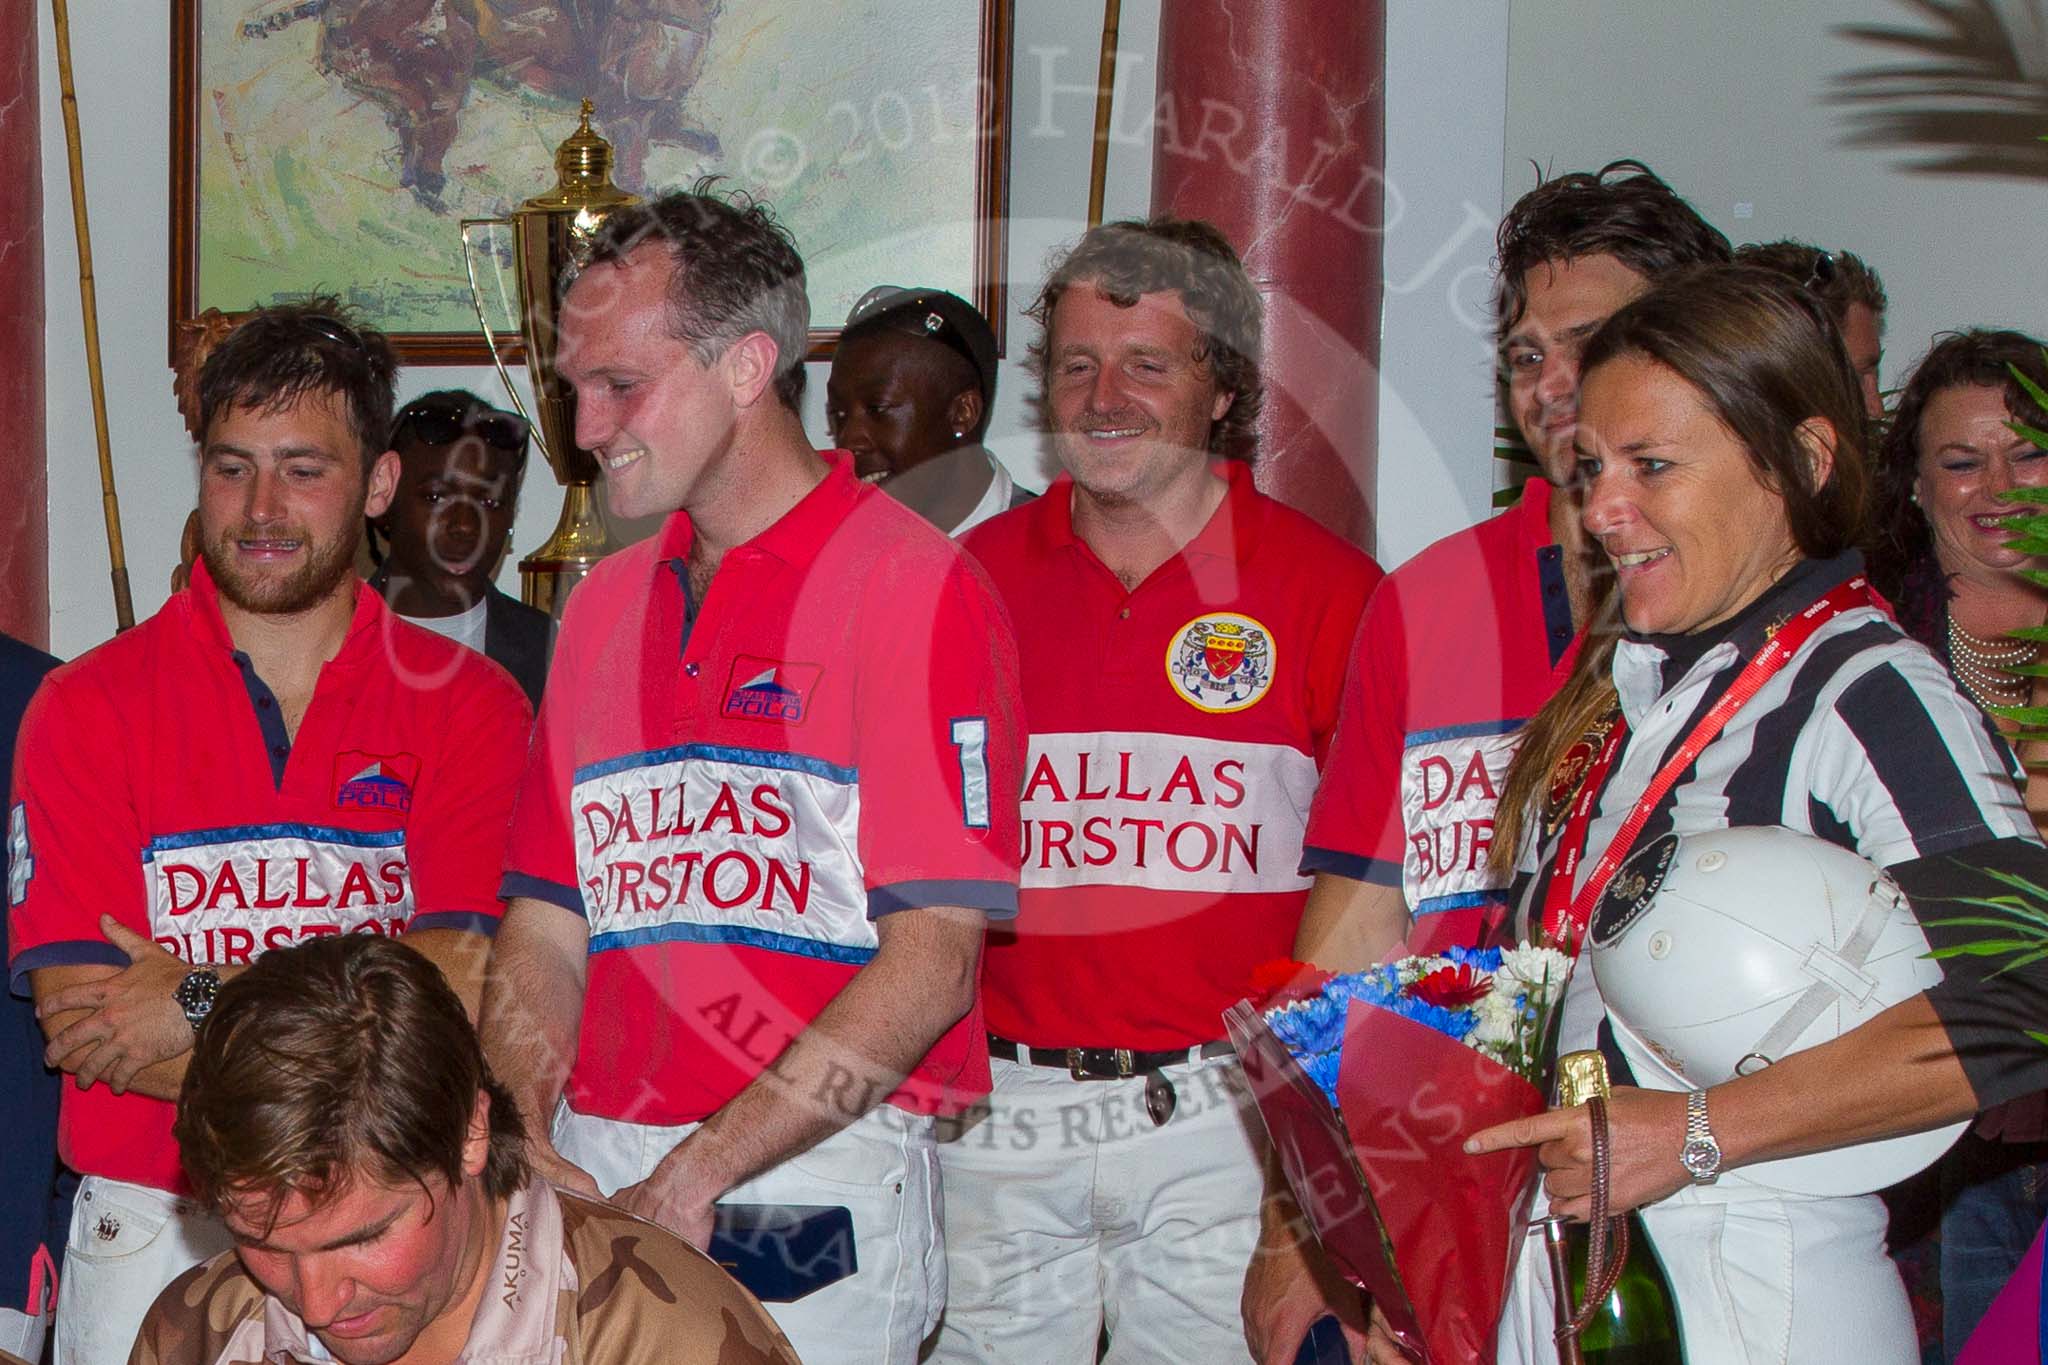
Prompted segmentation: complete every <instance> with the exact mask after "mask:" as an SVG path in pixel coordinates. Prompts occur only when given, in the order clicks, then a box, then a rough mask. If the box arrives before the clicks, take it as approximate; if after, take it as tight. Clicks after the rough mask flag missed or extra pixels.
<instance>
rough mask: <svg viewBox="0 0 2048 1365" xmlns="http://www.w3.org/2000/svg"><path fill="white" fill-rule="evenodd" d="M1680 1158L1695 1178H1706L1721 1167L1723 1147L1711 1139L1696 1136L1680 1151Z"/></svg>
mask: <svg viewBox="0 0 2048 1365" xmlns="http://www.w3.org/2000/svg"><path fill="white" fill-rule="evenodd" d="M1678 1160H1679V1164H1681V1165H1683V1166H1684V1167H1685V1169H1686V1170H1688V1171H1690V1172H1691V1173H1692V1177H1693V1179H1695V1180H1704V1179H1706V1178H1707V1177H1708V1176H1711V1175H1713V1174H1714V1173H1715V1172H1717V1171H1719V1170H1720V1169H1721V1149H1720V1148H1719V1147H1718V1146H1716V1145H1715V1144H1714V1142H1713V1141H1712V1140H1711V1139H1708V1138H1694V1139H1693V1140H1692V1141H1690V1142H1688V1143H1686V1144H1685V1148H1684V1150H1682V1151H1681V1152H1679V1154H1678Z"/></svg>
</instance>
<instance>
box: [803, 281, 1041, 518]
mask: <svg viewBox="0 0 2048 1365" xmlns="http://www.w3.org/2000/svg"><path fill="white" fill-rule="evenodd" d="M825 395H826V397H825V421H826V423H827V424H828V425H829V426H830V428H831V432H832V440H833V443H834V444H836V445H838V446H840V447H842V448H844V449H846V450H850V451H852V452H853V459H854V472H855V473H857V474H858V475H859V476H860V477H861V478H862V479H863V480H865V481H866V482H869V483H879V484H880V485H881V486H882V488H883V490H884V491H886V492H887V493H888V494H889V495H890V496H892V497H894V498H895V499H896V500H897V501H898V502H900V503H902V504H903V505H904V506H906V507H908V508H910V509H911V510H912V511H914V512H916V513H917V514H918V515H919V516H922V517H923V518H924V519H925V520H926V521H929V522H930V523H931V524H932V525H934V526H936V527H938V528H939V529H940V530H941V531H944V532H946V533H947V534H948V535H962V534H964V533H965V532H967V531H968V530H969V529H971V528H972V527H975V526H978V525H980V524H981V523H982V522H984V521H986V520H988V519H989V518H990V517H992V516H994V515H995V514H996V513H998V512H1003V511H1007V510H1008V509H1010V508H1012V507H1015V506H1017V505H1018V504H1020V503H1022V502H1024V501H1026V500H1027V499H1029V498H1030V497H1031V494H1030V493H1029V492H1027V491H1025V490H1023V489H1020V488H1017V487H1016V486H1015V485H1014V484H1012V483H1011V482H1010V475H1009V472H1008V471H1007V470H1005V469H1004V468H1003V466H1002V465H1001V464H1000V463H998V462H997V460H996V458H995V457H994V456H993V455H991V454H989V452H988V450H987V449H986V448H985V447H984V446H983V445H982V444H981V441H982V438H983V437H984V436H985V435H986V434H987V432H988V422H989V413H990V410H991V408H992V406H993V405H994V402H995V396H996V339H995V334H994V333H993V332H991V331H990V330H989V325H988V322H987V320H986V319H984V318H983V317H982V315H981V314H980V313H979V312H977V311H976V310H975V308H974V306H973V305H972V304H970V303H968V302H967V301H966V300H965V299H962V298H959V297H958V296H956V295H953V294H948V293H946V292H945V291H943V290H939V289H924V288H915V289H900V288H898V287H896V286H895V285H880V286H878V287H876V288H874V289H870V290H869V291H868V292H867V293H866V294H865V295H864V296H862V298H861V300H860V302H859V303H857V304H855V305H854V306H853V311H852V312H851V313H849V314H848V315H847V318H846V330H845V332H843V333H842V334H841V336H840V338H839V349H838V351H837V353H836V354H835V355H834V356H833V359H832V377H831V378H830V379H829V380H828V381H827V382H826V385H825Z"/></svg>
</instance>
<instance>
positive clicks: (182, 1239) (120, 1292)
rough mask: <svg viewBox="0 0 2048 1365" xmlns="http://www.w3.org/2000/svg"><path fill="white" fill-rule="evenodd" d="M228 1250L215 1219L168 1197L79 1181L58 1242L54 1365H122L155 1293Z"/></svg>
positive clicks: (121, 1184)
mask: <svg viewBox="0 0 2048 1365" xmlns="http://www.w3.org/2000/svg"><path fill="white" fill-rule="evenodd" d="M232 1245H233V1242H232V1240H231V1239H230V1238H229V1237H228V1233H227V1229H226V1228H224V1227H222V1226H221V1223H220V1220H219V1219H217V1218H215V1217H214V1216H213V1215H212V1214H209V1213H205V1212H202V1211H201V1210H200V1209H198V1208H196V1207H195V1206H193V1205H192V1204H190V1203H188V1202H186V1201H185V1200H182V1199H179V1198H177V1197H176V1196H175V1195H170V1194H166V1193H164V1192H163V1191H162V1190H156V1189H151V1188H149V1187H148V1186H146V1185H131V1184H129V1183H128V1182H127V1181H125V1180H109V1179H107V1178H106V1177H104V1176H97V1175H89V1176H86V1177H85V1178H84V1179H82V1180H81V1181H79V1182H78V1198H77V1199H76V1200H75V1201H74V1202H73V1203H72V1205H71V1232H70V1235H69V1236H68V1237H67V1238H66V1239H65V1244H64V1273H63V1275H62V1276H61V1277H60V1278H59V1283H58V1289H57V1354H56V1365H126V1361H127V1359H128V1352H129V1349H130V1348H131V1347H133V1346H134V1345H135V1334H136V1333H137V1332H138V1331H140V1330H141V1328H142V1320H143V1318H144V1317H146V1316H148V1313H149V1306H150V1305H151V1304H153V1303H155V1302H156V1296H157V1295H158V1294H161V1293H162V1292H163V1291H164V1287H165V1286H166V1285H168V1284H170V1282H171V1281H172V1280H175V1279H177V1278H178V1276H180V1275H182V1274H184V1273H185V1272H186V1271H188V1270H190V1269H191V1268H192V1267H193V1266H195V1265H198V1264H199V1263H200V1262H201V1261H206V1260H211V1259H212V1258H213V1257H215V1256H217V1255H219V1254H220V1253H221V1252H223V1251H226V1250H228V1249H229V1248H230V1247H231V1246H232Z"/></svg>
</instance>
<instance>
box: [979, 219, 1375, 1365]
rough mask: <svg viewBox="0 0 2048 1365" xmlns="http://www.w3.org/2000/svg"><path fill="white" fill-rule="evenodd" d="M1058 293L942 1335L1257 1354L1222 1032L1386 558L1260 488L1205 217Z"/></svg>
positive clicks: (1242, 376)
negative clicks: (1248, 1308)
mask: <svg viewBox="0 0 2048 1365" xmlns="http://www.w3.org/2000/svg"><path fill="white" fill-rule="evenodd" d="M1034 316H1035V317H1036V318H1037V319H1038V321H1039V322H1040V324H1041V325H1042V326H1043V327H1044V329H1045V336H1044V340H1043V342H1042V343H1041V344H1040V345H1039V346H1038V347H1037V348H1036V350H1035V351H1034V355H1035V357H1036V358H1037V361H1038V364H1039V366H1040V370H1041V379H1042V382H1043V384H1044V391H1045V411H1046V412H1047V414H1048V417H1049V419H1050V425H1051V428H1052V435H1053V441H1054V445H1055V447H1056V449H1057V450H1058V452H1059V456H1060V460H1061V463H1062V464H1063V465H1064V466H1065V470H1066V472H1065V473H1064V474H1063V475H1062V476H1061V477H1060V478H1059V479H1058V480H1057V481H1056V482H1055V483H1054V484H1053V486H1052V487H1051V489H1049V490H1048V491H1047V493H1046V495H1045V496H1044V497H1042V498H1040V499H1038V500H1037V501H1036V502H1034V503H1032V504H1030V505H1029V506H1027V507H1024V508H1021V509H1019V510H1017V511H1014V512H1010V513H1008V514H1006V515H1004V516H1001V517H997V518H996V519H994V520H993V521H990V522H988V523H986V524H984V525H983V526H981V527H979V528H977V529H976V530H975V531H974V532H972V533H971V534H970V535H969V537H968V539H967V545H968V548H969V549H970V550H971V551H972V552H973V553H974V554H975V555H977V556H978V557H979V558H980V559H981V561H982V562H983V564H985V565H986V566H987V567H988V570H989V574H990V576H991V577H992V578H993V579H994V580H995V583H996V586H997V588H998V590H1000V591H1001V592H1002V594H1003V598H1004V601H1005V603H1006V605H1007V606H1008V607H1009V609H1010V614H1011V618H1012V620H1013V621H1014V622H1015V624H1016V627H1017V637H1018V646H1019V653H1020V655H1021V657H1022V658H1023V659H1024V660H1025V663H1026V666H1025V672H1024V711H1025V717H1026V719H1027V721H1028V722H1029V725H1030V730H1031V745H1030V754H1029V757H1028V760H1027V763H1026V767H1025V782H1024V789H1023V790H1024V803H1023V815H1024V869H1023V882H1022V886H1023V890H1022V893H1021V903H1020V906H1019V913H1018V918H1017V921H1016V925H1015V929H1014V931H1013V932H1011V931H998V932H996V933H994V934H992V936H991V942H990V949H989V960H988V966H987V971H986V975H985V978H984V988H985V990H986V991H987V995H988V1017H989V1030H990V1035H991V1037H990V1050H991V1052H992V1053H993V1054H994V1058H995V1060H994V1061H993V1062H992V1067H993V1070H994V1076H995V1089H994V1093H993V1095H992V1096H991V1100H990V1108H989V1112H988V1113H987V1114H986V1115H985V1116H983V1117H981V1119H980V1120H979V1121H978V1122H976V1123H973V1124H970V1125H967V1126H966V1127H965V1128H964V1131H962V1132H961V1133H960V1134H959V1135H958V1136H957V1137H955V1138H953V1139H952V1140H950V1141H948V1142H946V1143H944V1144H942V1146H941V1148H940V1153H941V1160H942V1162H943V1167H944V1171H945V1177H946V1240H947V1254H948V1264H949V1268H950V1273H951V1297H950V1298H949V1300H948V1305H947V1310H946V1318H945V1322H944V1325H943V1328H942V1331H941V1337H940V1341H939V1358H940V1359H943V1360H947V1361H967V1360H979V1361H1016V1360H1069V1361H1071V1360H1089V1359H1092V1358H1093V1352H1094V1348H1095V1342H1096V1338H1097V1335H1098V1333H1099V1332H1100V1331H1101V1330H1102V1328H1103V1327H1104V1326H1105V1325H1106V1326H1107V1329H1108V1332H1109V1343H1110V1344H1109V1352H1110V1354H1109V1359H1110V1360H1112V1361H1115V1360H1160V1359H1170V1360H1201V1361H1223V1360H1229V1359H1232V1358H1239V1359H1241V1358H1242V1357H1243V1355H1244V1340H1243V1333H1242V1328H1241V1326H1240V1324H1239V1320H1238V1314H1237V1299H1238V1287H1239V1285H1240V1284H1241V1283H1242V1280H1243V1276H1244V1267H1245V1262H1246V1260H1247V1258H1248V1257H1249V1256H1250V1253H1251V1248H1252V1242H1253V1238H1254V1235H1255V1234H1256V1232H1257V1226H1258V1202H1259V1193H1260V1181H1259V1166H1260V1162H1259V1155H1258V1152H1259V1144H1258V1141H1257V1139H1256V1138H1255V1136H1254V1135H1255V1134H1257V1133H1259V1132H1260V1131H1261V1129H1260V1127H1259V1123H1258V1119H1257V1117H1256V1115H1255V1114H1253V1113H1251V1111H1250V1106H1249V1102H1248V1100H1247V1098H1246V1096H1245V1095H1244V1093H1243V1081H1242V1076H1241V1073H1240V1072H1239V1071H1238V1068H1237V1064H1236V1060H1235V1058H1234V1057H1233V1056H1231V1054H1230V1049H1229V1046H1228V1044H1226V1043H1224V1042H1223V1041H1221V1040H1222V1035H1223V1024H1222V1013H1223V1011H1224V1010H1225V1009H1226V1008H1228V1007H1229V1006H1230V1005H1232V1004H1234V1003H1236V1002H1237V1001H1238V1000H1239V999H1241V998H1242V997H1243V996H1244V995H1245V994H1246V992H1247V990H1248V988H1249V986H1250V982H1251V977H1252V974H1253V972H1254V970H1255V969H1256V968H1257V967H1258V966H1259V965H1260V964H1261V963H1263V962H1266V961H1268V960H1270V959H1273V958H1279V957H1285V956H1287V954H1288V952H1289V950H1290V948H1291V947H1292V945H1293V942H1294V933H1295V927H1296V924H1297V922H1298V921H1299V920H1300V918H1301V905H1302V898H1303V896H1304V894H1305V893H1306V891H1307V888H1308V882H1307V879H1306V878H1305V877H1303V876H1301V875H1300V874H1299V873H1298V872H1297V870H1296V865H1297V863H1298V862H1299V861H1300V856H1301V837H1302V828H1303V824H1304V822H1305V821H1306V819H1307V815H1308V806H1309V800H1310V798H1311V796H1312V795H1313V793H1314V791H1315V786H1316V778H1317V771H1318V769H1319V768H1320V766H1321V763H1322V759H1323V754H1324V752H1325V749H1326V746H1327V745H1328V742H1329V738H1330V734H1331V732H1332V730H1334V729H1335V727H1336V718H1337V705H1338V699H1339V696H1340V694H1341V691H1342V681H1343V673H1344V659H1345V655H1346V652H1347V651H1348V649H1349V647H1350V643H1351V638H1352V635H1353V633H1354V632H1355V630H1356V629H1357V625H1358V617H1359V612H1360V610H1361V609H1362V608H1363V606H1364V603H1365V599H1366V595H1367V593H1368V592H1369V591H1370V590H1371V588H1372V586H1373V584H1374V582H1375V581H1376V580H1377V579H1378V578H1379V570H1378V568H1377V567H1375V566H1374V564H1373V563H1372V561H1371V560H1370V559H1368V558H1367V557H1366V556H1365V555H1364V554H1362V553H1360V552H1359V551H1358V550H1357V549H1355V548H1354V547H1352V546H1350V545H1347V544H1345V543H1344V542H1343V541H1341V540H1339V539H1338V538H1337V537H1335V536H1333V535H1331V534H1330V533H1329V532H1327V531H1325V530H1323V529H1322V528H1321V527H1319V526H1317V525H1316V524H1315V523H1314V522H1312V521H1310V520H1309V519H1308V518H1307V517H1305V516H1302V515H1301V514H1300V513H1298V512H1295V511H1293V510H1291V509H1289V508H1287V507H1284V506H1282V505H1281V504H1279V503H1277V502H1275V501H1273V500H1272V499H1270V498H1267V497H1264V496H1262V495H1261V494H1259V493H1258V492H1257V491H1255V490H1254V489H1253V487H1252V480H1251V464H1250V459H1249V457H1250V453H1251V449H1250V436H1251V430H1252V421H1253V419H1254V417H1255V416H1256V414H1257V411H1258V405H1259V399H1260V395H1261V389H1262V386H1261V383H1260V378H1259V373H1258V361H1259V350H1260V343H1259V338H1260V303H1259V297H1258V293H1257V291H1256V290H1255V289H1254V288H1253V286H1252V283H1251V281H1250V279H1249V278H1248V277H1247V276H1246V274H1245V272H1244V268H1243V266H1242V265H1240V264H1239V262H1238V259H1237V255H1236V253H1235V252H1234V251H1233V250H1232V249H1231V247H1230V244H1229V243H1228V242H1226V241H1225V240H1224V239H1223V237H1222V236H1221V234H1219V233H1218V232H1217V231H1216V230H1215V229H1214V228H1212V227H1210V226H1209V225H1208V224H1206V223H1197V222H1184V221H1175V220H1168V219H1160V220H1155V221H1153V222H1149V223H1117V224H1112V225H1109V226H1106V227H1103V228H1098V229H1096V230H1095V231H1093V232H1090V233H1089V234H1088V235H1087V236H1086V237H1084V238H1083V239H1082V240H1081V242H1080V243H1079V245H1077V246H1076V247H1075V248H1074V249H1073V251H1072V252H1071V253H1070V254H1069V255H1068V256H1067V257H1066V258H1065V259H1064V260H1063V261H1062V262H1061V263H1060V264H1059V265H1058V266H1057V267H1056V268H1055V269H1054V271H1053V273H1052V277H1051V279H1050V280H1049V281H1048V283H1047V284H1046V286H1045V289H1044V290H1043V292H1042V293H1041V294H1040V296H1039V300H1038V303H1037V305H1036V306H1035V308H1034Z"/></svg>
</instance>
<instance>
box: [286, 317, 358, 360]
mask: <svg viewBox="0 0 2048 1365" xmlns="http://www.w3.org/2000/svg"><path fill="white" fill-rule="evenodd" d="M299 321H300V322H301V323H303V324H304V325H306V326H308V327H310V328H312V329H313V330H314V331H316V332H318V333H319V334H320V335H321V336H324V337H326V338H327V339H328V340H329V341H332V342H335V343H337V344H339V345H342V346H346V347H348V348H349V349H350V350H351V351H354V352H355V353H356V354H357V355H368V354H369V350H370V348H369V347H367V346H365V345H364V344H363V338H362V336H361V334H360V333H358V332H357V331H356V329H355V328H353V327H351V326H349V325H348V324H347V323H345V322H343V321H342V320H341V319H340V318H336V317H329V316H328V315H327V314H325V313H301V314H299Z"/></svg>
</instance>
